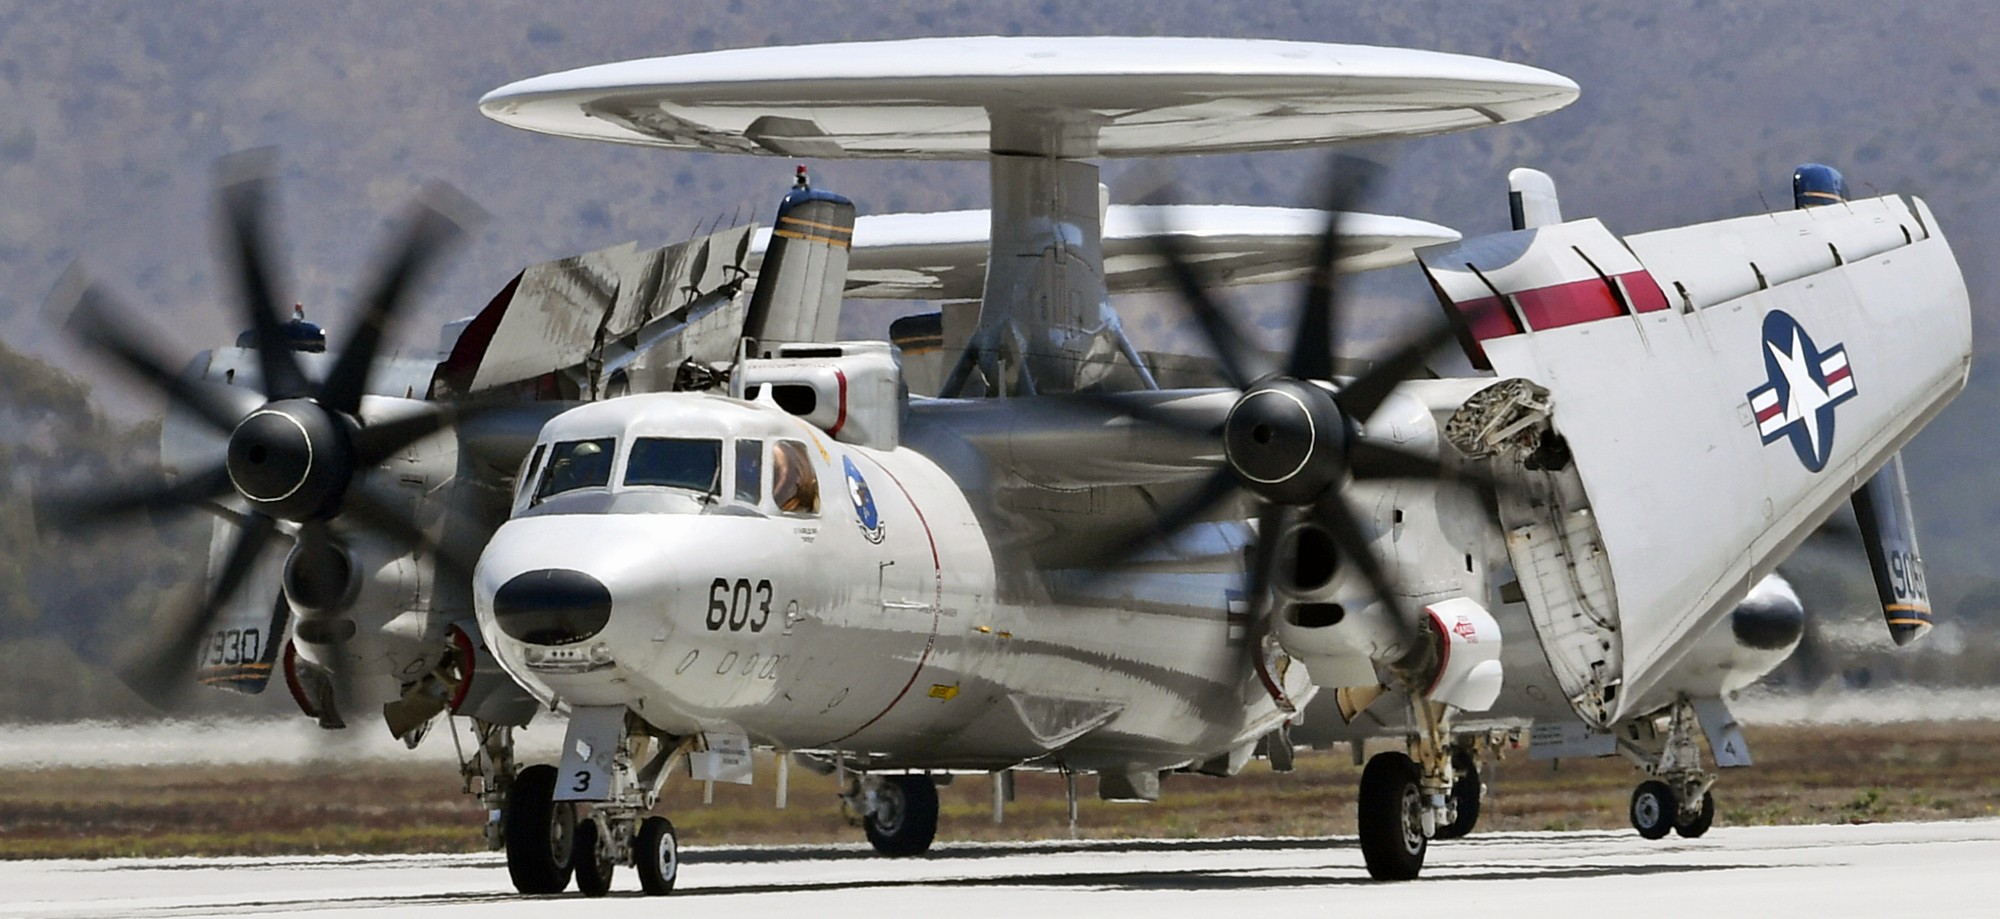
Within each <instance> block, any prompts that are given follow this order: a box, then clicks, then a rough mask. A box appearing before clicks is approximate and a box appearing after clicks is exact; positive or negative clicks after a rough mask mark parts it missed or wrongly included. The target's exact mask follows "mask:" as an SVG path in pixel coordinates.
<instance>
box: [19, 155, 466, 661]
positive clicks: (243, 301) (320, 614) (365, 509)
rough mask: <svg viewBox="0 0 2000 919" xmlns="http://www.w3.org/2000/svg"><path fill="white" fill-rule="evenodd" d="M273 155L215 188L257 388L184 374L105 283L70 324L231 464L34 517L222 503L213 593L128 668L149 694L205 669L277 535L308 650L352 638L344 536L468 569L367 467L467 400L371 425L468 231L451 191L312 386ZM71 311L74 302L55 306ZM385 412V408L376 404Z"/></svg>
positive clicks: (72, 499) (75, 497) (241, 161)
mask: <svg viewBox="0 0 2000 919" xmlns="http://www.w3.org/2000/svg"><path fill="white" fill-rule="evenodd" d="M268 163H269V157H268V156H267V155H253V156H239V157H231V158H226V159H225V160H224V161H223V162H222V164H221V167H220V168H219V169H218V170H217V171H218V187H217V190H216V193H215V201H216V206H217V212H218V215H219V225H220V232H219V233H218V236H217V240H218V249H219V256H220V259H221V261H222V263H223V267H224V268H225V271H226V273H227V274H228V275H229V277H230V278H231V279H232V280H233V282H234V284H233V286H234V287H235V294H236V299H237V306H238V315H239V316H240V317H241V318H242V319H243V320H244V321H246V322H247V324H248V325H249V327H250V329H251V336H252V338H253V340H254V341H255V344H256V352H257V363H258V369H259V371H260V374H259V384H260V391H257V392H252V391H250V390H248V389H247V388H245V387H238V386H224V385H219V384H214V383H208V382H204V381H200V380H196V379H190V378H189V377H186V376H183V375H181V374H179V373H176V372H175V371H174V370H173V369H171V367H170V365H169V364H168V363H167V362H166V361H164V360H162V359H161V358H160V357H159V356H158V355H157V354H156V353H155V352H154V351H153V350H152V349H151V348H150V347H149V346H148V345H147V344H146V342H147V341H149V340H157V339H154V338H152V337H151V336H146V335H142V334H140V333H139V332H138V331H137V329H138V326H137V324H136V322H135V320H134V318H133V317H134V316H135V315H136V314H135V313H134V312H133V311H132V310H129V309H126V308H125V307H123V306H121V305H119V304H118V302H117V300H116V299H115V298H114V297H113V295H112V294H111V293H110V292H108V291H106V290H105V289H104V288H103V287H101V286H99V285H96V284H93V283H89V282H87V281H86V280H84V279H82V276H81V274H80V273H79V272H75V271H74V270H73V272H72V274H73V277H74V280H73V281H72V282H70V283H67V284H65V287H66V288H68V289H70V290H73V291H74V293H73V297H74V299H73V302H71V303H68V304H67V305H66V306H67V312H68V314H69V319H68V321H67V323H66V325H67V327H68V329H69V330H70V331H71V332H72V333H74V334H75V335H77V337H78V338H80V339H81V341H82V342H83V343H84V344H85V345H87V346H89V347H91V348H93V349H94V350H96V351H98V352H100V353H102V354H104V355H105V356H106V357H108V358H109V359H110V360H111V362H112V363H114V364H115V365H117V366H119V367H120V368H121V369H123V370H124V371H126V372H127V373H128V375H130V376H131V377H133V378H134V379H136V380H137V381H138V382H140V383H141V384H144V385H146V386H148V387H150V388H152V389H154V390H156V391H158V392H159V393H160V394H161V395H163V396H164V397H165V398H166V399H167V401H168V402H169V403H170V404H171V405H172V406H174V407H177V408H179V409H182V410H184V411H185V412H186V413H187V414H188V415H190V416H192V417H193V418H195V419H197V420H198V421H199V422H200V423H201V424H202V425H203V426H205V427H206V428H208V429H209V430H212V431H214V432H215V433H217V434H220V435H223V436H224V437H225V438H226V441H225V443H226V446H225V449H224V451H223V455H222V456H221V457H219V458H217V459H216V460H215V461H214V462H213V463H211V464H209V465H207V466H206V467H204V468H199V469H195V470H193V471H191V472H185V473H184V474H183V475H181V476H180V477H179V478H178V479H177V480H173V481H166V480H154V481H150V482H136V483H128V484H123V485H118V486H114V487H111V488H104V489H92V490H90V491H89V492H85V493H73V494H67V495H58V496H49V497H44V498H38V499H37V501H36V518H37V520H38V521H41V522H42V523H43V525H45V526H49V527H52V528H54V529H57V530H62V531H80V530H88V529H91V528H94V527H99V526H105V525H110V524H115V523H118V522H120V521H122V520H126V519H129V518H131V517H133V516H135V515H139V514H149V513H153V512H159V511H168V512H174V511H184V510H187V509H190V508H206V509H210V510H218V511H220V512H221V513H223V514H224V515H225V516H226V517H229V518H230V519H232V520H233V521H234V522H235V524H236V534H235V538H234V540H233V541H232V542H231V544H230V546H229V549H228V552H227V553H226V556H225V558H224V561H223V564H222V566H221V568H220V570H219V572H218V574H217V575H216V578H215V581H214V584H213V586H212V588H211V589H210V590H209V591H208V594H207V596H206V597H205V598H204V599H203V600H202V601H201V603H200V604H199V607H198V608H197V609H195V610H192V611H172V612H169V613H167V614H163V615H162V616H161V617H160V619H159V620H158V621H156V622H154V623H152V625H151V628H150V634H149V635H147V636H146V638H145V639H144V641H143V645H144V650H143V651H142V652H141V653H140V654H138V655H136V656H134V657H133V658H132V659H130V660H128V661H126V662H125V663H123V664H121V665H120V666H118V667H117V672H118V675H119V677H120V678H121V679H123V680H124V681H125V682H126V683H127V684H128V685H130V686H131V687H132V688H133V689H134V690H136V691H137V692H139V693H140V695H142V696H144V697H146V698H148V699H149V700H160V699H165V698H171V697H172V696H173V695H174V694H175V692H176V691H177V690H178V689H179V688H181V687H183V686H185V685H186V684H187V682H188V681H189V677H190V676H191V675H192V672H193V670H194V668H195V665H196V661H197V658H198V653H197V651H198V649H199V647H200V646H201V643H202V641H203V638H204V637H205V636H206V635H207V634H208V633H209V632H210V631H211V630H212V628H213V626H214V622H215V620H216V617H217V616H218V614H219V613H220V611H221V610H222V609H223V608H224V607H225V606H226V605H227V604H228V603H229V601H230V600H231V599H232V598H233V597H235V596H236V594H237V593H238V592H239V591H240V590H241V589H242V588H243V585H244V583H245V581H246V580H247V579H248V577H249V575H250V572H251V570H252V569H253V567H254V565H255V563H256V561H257V559H258V558H259V557H260V556H261V555H262V554H263V553H264V551H265V550H266V548H267V547H268V546H269V545H270V544H271V542H272V541H273V540H274V539H281V538H284V537H286V536H289V537H290V538H291V541H292V542H293V548H292V550H291V553H290V556H289V558H288V560H287V563H286V573H285V580H286V585H287V586H286V591H287V596H288V597H290V598H291V599H292V601H293V604H294V606H296V607H298V608H299V611H300V613H301V616H300V618H299V621H298V622H297V623H296V626H295V634H296V635H297V637H298V638H299V639H300V640H303V641H318V642H322V643H326V644H338V642H340V641H343V640H345V638H346V637H347V636H348V635H351V634H352V632H353V628H354V627H353V623H352V622H351V621H350V620H348V619H346V618H344V617H343V616H342V615H341V614H340V611H339V610H340V606H341V599H342V597H344V596H345V595H347V592H348V581H349V579H350V578H351V577H352V574H353V572H352V570H351V569H352V566H351V563H350V561H349V559H348V557H347V555H346V551H345V549H344V548H343V546H342V542H341V537H340V534H339V533H338V532H336V531H335V530H334V528H333V525H332V524H333V522H334V521H335V520H336V519H340V520H341V521H342V523H343V526H346V527H349V528H352V529H357V530H362V531H374V532H376V533H379V534H381V535H384V536H387V537H389V538H392V539H397V540H403V541H407V542H414V543H415V544H417V545H418V546H419V547H420V548H421V549H422V550H423V551H428V552H431V553H433V554H435V555H436V557H437V558H438V559H439V560H440V562H441V563H444V564H447V565H456V566H457V567H458V568H459V569H461V570H469V566H467V565H464V564H463V561H462V560H459V559H456V558H455V557H454V555H453V553H451V552H449V551H446V550H445V548H444V547H443V546H440V545H439V544H437V542H436V541H435V540H433V539H431V538H430V537H429V536H428V535H427V534H426V533H425V531H424V530H423V528H422V527H421V526H420V525H419V524H418V522H417V521H416V520H415V519H413V518H412V517H411V515H410V513H409V512H408V511H406V510H404V509H401V508H399V507H397V506H395V505H394V504H392V503H390V502H387V501H384V500H382V499H381V498H379V497H377V496H375V495H373V494H371V493H370V492H369V491H368V490H367V488H366V487H365V484H364V483H363V482H361V481H360V476H361V474H362V473H363V472H365V471H366V470H368V469H369V468H371V467H374V466H376V465H378V464H380V463H382V462H383V461H385V460H387V459H389V458H390V457H391V456H393V455H394V454H396V453H397V452H398V451H400V450H402V449H404V448H405V447H408V446H409V445H410V444H412V443H415V442H416V441H418V440H420V439H422V438H424V437H427V436H429V435H431V434H433V433H435V432H437V431H439V430H442V429H444V428H445V427H447V426H449V425H451V424H453V423H454V422H455V421H456V420H457V419H458V418H460V417H462V415H463V414H464V412H463V411H462V410H461V409H460V408H459V407H456V406H451V405H444V404H438V403H431V402H418V401H414V400H396V404H395V405H394V411H393V413H390V414H389V415H388V416H387V417H371V415H370V413H368V412H364V410H363V405H362V396H363V394H364V393H365V392H366V391H367V388H368V378H369V373H370V372H371V370H373V368H374V366H375V363H376V359H377V357H378V355H379V354H380V351H381V346H382V340H383V337H384V335H385V334H386V333H387V332H388V330H389V329H390V327H391V326H393V325H394V323H395V322H396V321H397V320H398V319H400V318H401V317H402V316H403V315H405V314H406V313H407V311H408V307H409V304H410V303H411V298H410V293H411V291H412V289H413V288H414V286H415V284H416V282H417V281H418V279H419V278H420V277H421V276H422V274H423V273H424V271H425V269H427V268H428V267H430V266H431V265H432V264H433V263H435V262H436V261H437V259H438V257H439V256H440V255H442V254H443V253H444V251H445V250H446V249H447V248H448V247H450V246H451V245H452V244H453V243H455V242H457V241H458V240H459V239H460V238H461V237H462V236H463V231H462V230H461V228H460V226H459V223H458V222H457V221H455V220H454V219H453V218H452V217H450V216H448V215H447V213H446V211H445V210H443V209H441V205H448V204H450V203H452V202H453V200H454V199H453V198H452V196H451V193H450V192H449V191H448V190H446V189H442V188H436V189H432V190H430V191H429V192H428V193H427V194H426V195H424V196H420V197H419V199H418V200H417V202H415V203H414V204H413V205H412V207H411V212H410V214H409V216H408V217H407V219H406V221H405V223H404V227H403V231H402V233H401V235H400V237H398V238H397V239H395V240H394V242H393V246H392V247H391V248H390V249H389V250H388V254H387V257H386V258H385V259H383V262H382V268H381V270H380V273H379V275H378V276H377V277H376V278H375V279H374V280H373V282H372V283H371V285H370V286H369V287H368V288H367V290H366V293H365V295H364V297H363V299H362V301H361V307H362V311H361V315H360V318H359V321H358V322H357V323H356V325H355V327H354V330H353V331H352V332H351V333H350V334H349V336H348V338H347V340H346V342H345V343H344V344H343V346H342V347H341V349H340V350H339V352H338V355H337V357H336V358H335V359H334V361H333V362H332V364H331V367H330V368H329V369H328V371H327V372H326V375H325V378H324V379H323V380H317V381H315V380H313V379H311V378H309V377H308V375H307V374H306V372H305V369H304V368H303V367H302V366H301V365H300V362H299V358H298V355H297V352H295V351H294V350H293V349H292V348H291V347H290V345H289V342H288V339H287V336H286V334H285V327H284V326H283V325H282V324H281V323H280V321H279V319H278V304H279V303H280V302H281V301H280V298H279V296H278V271H277V264H276V259H275V256H274V253H273V251H272V245H271V242H270V241H271V239H272V238H273V233H272V231H271V229H270V227H269V226H268V225H267V213H268V211H269V206H268V201H269V198H270V194H271V186H272V184H273V183H272V180H271V178H270V173H269V168H268ZM57 306H58V308H62V307H63V306H64V304H57ZM374 414H375V415H383V414H384V413H383V412H381V411H376V412H375V413H374Z"/></svg>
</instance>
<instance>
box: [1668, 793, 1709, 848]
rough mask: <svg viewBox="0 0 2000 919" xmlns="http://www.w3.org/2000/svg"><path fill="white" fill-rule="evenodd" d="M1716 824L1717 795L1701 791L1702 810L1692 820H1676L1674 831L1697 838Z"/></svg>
mask: <svg viewBox="0 0 2000 919" xmlns="http://www.w3.org/2000/svg"><path fill="white" fill-rule="evenodd" d="M1714 825H1715V796H1714V795H1712V794H1709V793H1708V792H1705V791H1704V792H1702V793H1701V812H1700V813H1698V814H1696V815H1695V817H1694V819H1692V820H1687V819H1682V820H1676V821H1674V832H1676V833H1679V834H1681V836H1682V837H1683V838H1686V839H1695V838H1698V837H1700V836H1701V834H1703V833H1706V832H1708V828H1709V827H1711V826H1714Z"/></svg>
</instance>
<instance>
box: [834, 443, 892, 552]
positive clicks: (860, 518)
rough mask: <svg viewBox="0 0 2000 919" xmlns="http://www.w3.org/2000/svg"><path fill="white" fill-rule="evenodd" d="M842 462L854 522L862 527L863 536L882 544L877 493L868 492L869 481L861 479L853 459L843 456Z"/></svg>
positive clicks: (859, 471)
mask: <svg viewBox="0 0 2000 919" xmlns="http://www.w3.org/2000/svg"><path fill="white" fill-rule="evenodd" d="M840 461H841V463H842V464H843V465H844V466H846V467H847V500H848V502H849V503H851V504H853V505H854V520H855V522H856V523H858V524H859V525H860V526H861V535H863V536H866V537H868V541H869V542H881V541H882V515H881V512H879V511H877V510H876V509H875V493H874V492H872V491H869V490H868V480H867V479H864V478H862V477H861V470H860V469H858V468H855V465H854V459H853V458H852V457H846V456H843V457H841V458H840Z"/></svg>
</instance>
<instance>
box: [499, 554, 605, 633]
mask: <svg viewBox="0 0 2000 919" xmlns="http://www.w3.org/2000/svg"><path fill="white" fill-rule="evenodd" d="M493 620H494V622H496V623H498V624H499V626H500V631H502V632H506V633H507V634H508V635H510V636H512V637H514V638H517V639H520V640H521V641H525V642H528V643H530V644H537V645H567V644H573V643H575V642H579V641H583V640H584V639H586V638H589V637H591V636H593V635H596V634H597V633H598V632H600V631H602V630H603V629H604V626H605V623H608V622H610V621H611V589H610V588H608V587H605V586H604V582H602V581H599V580H598V579H596V578H594V577H591V576H590V575H587V574H584V573H583V572H581V571H572V570H570V569H567V568H542V569H539V570H536V571H528V572H524V573H522V574H518V575H515V576H514V577H513V578H511V579H509V580H508V581H507V583H505V584H502V585H500V589H499V590H497V591H494V592H493Z"/></svg>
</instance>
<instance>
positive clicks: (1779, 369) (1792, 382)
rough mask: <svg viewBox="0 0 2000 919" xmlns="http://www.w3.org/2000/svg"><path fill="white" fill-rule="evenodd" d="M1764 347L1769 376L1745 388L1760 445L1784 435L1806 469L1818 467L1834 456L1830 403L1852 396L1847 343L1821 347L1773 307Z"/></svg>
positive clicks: (1838, 402) (1783, 312)
mask: <svg viewBox="0 0 2000 919" xmlns="http://www.w3.org/2000/svg"><path fill="white" fill-rule="evenodd" d="M1763 351H1764V372H1765V374H1766V375H1767V377H1768V381H1767V382H1766V383H1765V384H1764V385H1762V386H1759V387H1757V388H1756V389H1753V390H1751V391H1750V393H1749V396H1750V410H1751V411H1752V412H1755V413H1756V416H1757V433H1758V435H1759V436H1760V437H1762V438H1763V440H1764V443H1765V444H1772V443H1775V442H1777V441H1779V440H1781V439H1789V440H1790V441H1791V444H1792V450H1793V451H1794V452H1796V453H1797V454H1798V457H1799V462H1800V463H1803V464H1804V465H1805V467H1806V470H1807V471H1808V472H1818V471H1820V470H1821V469H1824V468H1826V461H1827V459H1828V457H1830V456H1832V455H1833V425H1834V413H1833V409H1834V406H1837V405H1839V404H1840V403H1842V402H1846V401H1847V400H1849V399H1852V398H1854V395H1855V389H1854V376H1853V373H1852V370H1851V368H1849V367H1848V365H1847V347H1846V346H1845V345H1841V344H1835V345H1834V346H1832V347H1830V348H1827V349H1826V350H1824V351H1822V350H1820V349H1819V347H1818V346H1817V345H1815V344H1814V343H1813V339H1812V336H1811V335H1809V334H1807V333H1806V330H1805V327H1804V326H1801V325H1800V324H1799V321H1798V320H1797V319H1794V318H1792V316H1791V314H1789V313H1786V312H1785V311H1783V310H1772V311H1771V312H1770V313H1769V314H1767V315H1766V316H1765V317H1764V335H1763Z"/></svg>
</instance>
